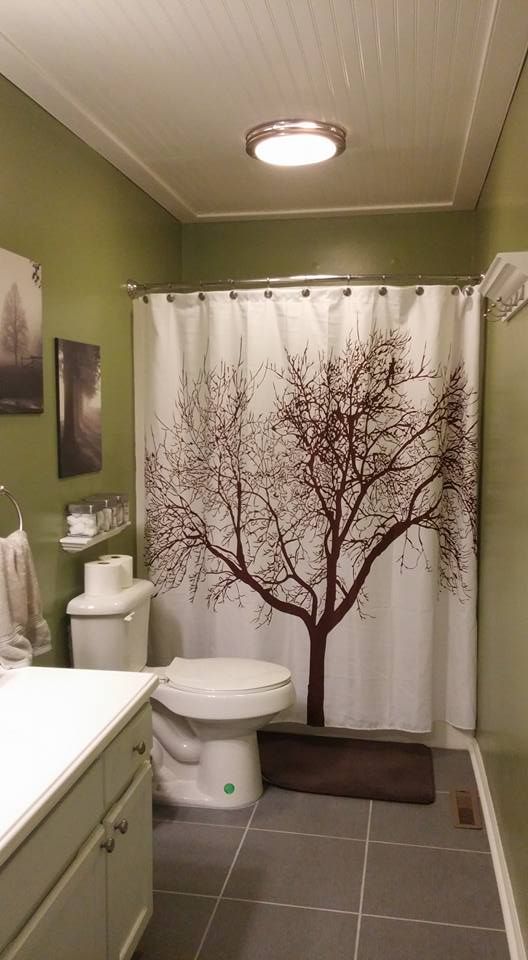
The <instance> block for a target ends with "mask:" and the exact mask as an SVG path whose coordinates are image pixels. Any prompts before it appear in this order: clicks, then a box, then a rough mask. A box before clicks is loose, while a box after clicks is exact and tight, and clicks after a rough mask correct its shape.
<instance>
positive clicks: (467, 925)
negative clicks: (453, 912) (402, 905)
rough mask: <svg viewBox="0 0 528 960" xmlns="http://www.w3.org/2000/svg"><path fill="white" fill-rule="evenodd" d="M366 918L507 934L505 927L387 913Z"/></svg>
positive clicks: (366, 915)
mask: <svg viewBox="0 0 528 960" xmlns="http://www.w3.org/2000/svg"><path fill="white" fill-rule="evenodd" d="M363 916H364V917H372V919H374V920H397V921H399V922H401V923H430V924H432V925H433V926H437V927H456V928H457V929H458V928H460V929H462V930H484V931H485V932H486V933H505V932H506V931H505V928H504V927H478V926H477V925H476V924H474V923H451V922H450V921H449V920H422V919H421V918H418V917H393V916H391V915H390V914H385V913H364V914H363Z"/></svg>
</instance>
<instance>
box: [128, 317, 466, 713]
mask: <svg viewBox="0 0 528 960" xmlns="http://www.w3.org/2000/svg"><path fill="white" fill-rule="evenodd" d="M269 378H271V379H272V380H273V386H274V389H273V397H274V400H273V403H272V405H271V409H269V410H268V411H267V412H266V413H265V414H263V413H260V412H255V410H254V404H253V400H254V398H255V397H256V395H257V393H258V391H259V389H260V388H261V387H262V386H263V384H264V383H265V382H267V381H268V380H269ZM160 436H161V440H159V442H157V443H156V445H155V446H154V447H153V448H152V450H151V452H150V453H149V454H148V455H147V458H146V467H145V469H146V478H145V480H146V501H147V522H146V560H147V563H148V564H149V566H150V569H151V571H152V575H153V577H154V579H155V580H156V582H157V584H158V587H159V588H160V589H162V590H166V589H171V588H172V587H175V586H177V585H179V584H181V583H182V582H183V581H186V582H187V583H188V585H189V589H190V594H191V599H192V598H194V596H195V595H196V592H197V590H198V588H199V586H200V585H201V584H203V583H205V584H206V585H207V589H208V603H209V604H210V605H212V607H213V608H214V607H216V605H218V604H220V603H223V602H225V601H235V602H236V603H240V604H243V603H244V601H245V598H246V597H247V596H248V592H249V593H251V592H252V593H253V594H254V595H256V597H258V598H259V600H260V606H259V613H258V617H259V622H260V623H262V622H267V621H269V619H270V618H271V617H272V615H273V613H274V611H281V612H282V613H284V614H288V615H290V616H292V617H297V618H299V620H300V621H302V623H303V624H304V626H305V628H306V637H307V640H308V641H309V651H310V653H309V658H310V659H309V680H308V701H307V722H308V723H310V724H313V725H323V724H324V669H325V668H324V665H325V651H326V645H327V639H328V637H329V635H330V633H331V631H332V630H333V629H334V628H335V627H336V626H337V625H338V624H339V623H341V622H342V621H343V619H344V618H345V617H346V616H347V614H348V613H349V612H350V611H351V610H352V608H354V607H355V608H356V609H357V610H358V612H359V614H360V616H361V615H364V604H365V600H366V586H367V583H368V577H369V573H370V571H371V569H372V567H373V564H374V563H375V561H376V559H377V558H378V557H380V556H381V555H382V554H383V553H384V552H385V551H386V550H387V549H388V548H389V547H391V546H392V545H393V544H394V543H395V542H396V541H398V545H399V546H400V545H401V550H399V562H400V565H401V569H402V570H404V569H406V568H407V567H409V566H415V565H416V564H418V563H424V564H425V565H426V566H427V565H428V556H427V549H428V548H427V546H426V542H427V543H429V544H430V543H431V537H430V534H431V533H432V534H433V540H434V542H435V544H436V547H435V549H436V550H437V551H438V553H439V571H440V586H442V587H444V588H447V589H448V590H451V591H453V592H455V593H458V594H459V595H461V596H462V597H463V596H464V592H465V589H466V579H465V575H466V573H467V572H468V571H469V569H470V566H471V563H470V561H471V560H472V553H473V552H474V550H475V538H476V493H477V489H476V476H477V471H476V462H477V423H476V395H475V393H474V391H473V390H472V389H471V388H470V386H469V384H468V379H467V376H466V372H465V369H464V364H463V363H462V362H459V363H458V364H457V365H455V366H454V367H452V368H451V369H447V368H445V367H436V368H433V367H432V366H431V365H430V363H429V362H428V360H427V358H426V356H425V355H424V356H423V357H422V358H421V359H419V360H418V361H413V360H412V358H411V353H410V337H409V336H408V335H406V334H404V333H402V332H401V331H397V332H389V333H383V332H379V331H378V332H374V333H372V334H371V335H370V336H369V337H368V339H367V340H365V341H364V342H361V341H359V342H358V341H356V340H353V339H352V338H351V339H349V340H348V342H347V344H346V347H345V349H344V350H343V352H342V353H341V354H339V355H327V356H324V355H321V356H319V358H318V359H315V360H313V359H310V358H309V355H308V352H307V350H306V351H305V352H304V353H302V354H297V355H289V354H286V355H285V361H284V365H283V366H282V367H281V368H279V367H276V366H271V365H262V366H261V367H260V368H259V369H257V370H254V371H247V370H246V369H245V367H244V365H243V363H242V361H239V362H238V363H234V364H229V363H222V364H220V365H218V366H217V367H216V368H214V369H207V358H204V365H203V368H202V370H201V372H200V373H199V374H198V375H197V376H196V378H195V379H189V378H188V376H187V375H186V374H185V372H184V373H183V374H182V375H181V379H180V384H179V387H178V389H177V396H176V398H175V410H174V419H173V420H172V422H171V423H165V424H163V425H162V430H161V434H160ZM426 531H428V532H429V534H428V536H427V537H426V536H424V534H425V532H426Z"/></svg>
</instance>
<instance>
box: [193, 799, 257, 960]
mask: <svg viewBox="0 0 528 960" xmlns="http://www.w3.org/2000/svg"><path fill="white" fill-rule="evenodd" d="M257 807H258V800H257V802H256V804H255V806H254V807H253V810H252V811H251V816H250V818H249V820H248V822H247V824H246V827H245V830H244V833H243V834H242V837H241V839H240V843H239V844H238V847H237V848H236V850H235V855H234V857H233V860H232V862H231V866H230V867H229V870H228V871H227V876H226V878H225V880H224V882H223V884H222V887H221V889H220V893H219V894H218V896H217V898H216V903H215V905H214V907H213V911H212V913H211V916H210V917H209V920H208V922H207V926H206V928H205V930H204V932H203V935H202V939H201V940H200V943H199V944H198V949H197V951H196V953H195V954H194V960H198V958H199V956H200V954H201V952H202V947H203V945H204V943H205V941H206V939H207V934H208V933H209V930H210V929H211V925H212V923H213V920H214V918H215V916H216V912H217V910H218V907H219V906H220V901H221V899H222V894H223V892H224V890H225V889H226V887H227V884H228V883H229V878H230V876H231V874H232V872H233V869H234V867H235V864H236V862H237V859H238V855H239V853H240V851H241V849H242V844H243V843H244V840H245V839H246V837H247V834H248V830H249V828H250V826H251V821H252V820H253V817H254V816H255V811H256V809H257Z"/></svg>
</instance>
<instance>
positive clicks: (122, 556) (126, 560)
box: [99, 553, 134, 589]
mask: <svg viewBox="0 0 528 960" xmlns="http://www.w3.org/2000/svg"><path fill="white" fill-rule="evenodd" d="M99 560H118V561H120V562H121V565H122V567H123V587H124V588H125V589H126V588H127V587H131V586H132V581H133V579H134V569H133V563H134V560H133V557H130V556H129V555H128V553H104V554H103V555H102V556H101V557H99Z"/></svg>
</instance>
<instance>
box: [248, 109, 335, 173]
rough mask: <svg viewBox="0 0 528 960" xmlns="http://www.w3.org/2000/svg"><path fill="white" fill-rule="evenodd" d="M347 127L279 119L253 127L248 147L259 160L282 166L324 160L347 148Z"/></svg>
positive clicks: (304, 164)
mask: <svg viewBox="0 0 528 960" xmlns="http://www.w3.org/2000/svg"><path fill="white" fill-rule="evenodd" d="M345 146H346V132H345V130H344V129H343V127H340V126H338V125H337V124H332V123H323V122H322V121H315V120H275V121H271V122H269V123H263V124H260V125H259V126H257V127H253V129H252V130H250V131H249V132H248V133H247V135H246V151H247V153H248V154H249V155H250V156H251V157H254V158H255V159H257V160H262V161H264V163H271V164H273V165H275V166H282V167H301V166H307V165H308V164H312V163H321V162H322V161H323V160H330V159H331V157H334V156H336V155H337V154H340V153H342V152H343V150H344V149H345Z"/></svg>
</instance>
